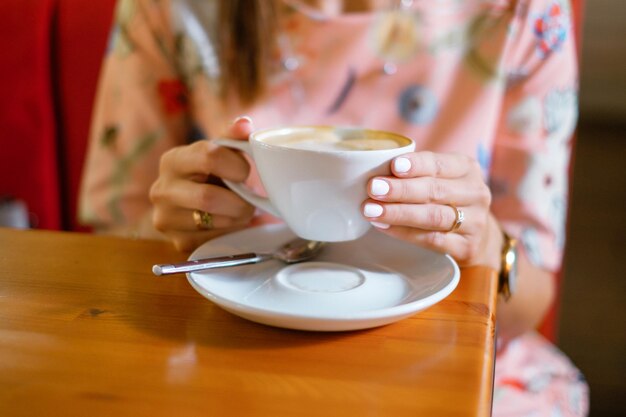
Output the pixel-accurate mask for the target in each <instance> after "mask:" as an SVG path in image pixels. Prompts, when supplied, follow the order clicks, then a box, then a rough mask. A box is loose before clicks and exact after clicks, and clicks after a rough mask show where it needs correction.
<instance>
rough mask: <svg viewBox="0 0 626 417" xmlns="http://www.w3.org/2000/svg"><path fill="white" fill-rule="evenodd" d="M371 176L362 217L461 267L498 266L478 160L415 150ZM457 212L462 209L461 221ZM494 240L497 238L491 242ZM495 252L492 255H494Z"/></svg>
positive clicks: (495, 231)
mask: <svg viewBox="0 0 626 417" xmlns="http://www.w3.org/2000/svg"><path fill="white" fill-rule="evenodd" d="M391 169H392V173H393V176H388V177H374V178H372V179H370V181H369V183H368V185H367V189H368V194H369V196H370V199H368V200H366V201H365V202H364V203H363V206H362V210H363V214H364V215H365V217H366V218H367V219H368V220H369V221H371V222H372V223H373V225H374V226H375V227H377V228H378V229H379V230H381V231H382V232H384V233H386V234H388V235H391V236H394V237H396V238H399V239H402V240H405V241H407V242H411V243H414V244H417V245H420V246H423V247H426V248H429V249H433V250H436V251H439V252H444V253H448V254H450V255H451V256H452V257H454V258H455V259H456V260H457V261H458V262H459V263H461V264H463V265H471V264H486V265H490V266H493V267H496V268H497V267H499V264H498V263H499V250H498V249H494V248H499V247H500V246H499V245H500V244H501V233H500V230H499V226H498V225H497V223H496V221H495V219H494V218H493V216H492V215H491V213H490V211H489V206H490V204H491V192H490V190H489V188H488V187H487V185H486V184H485V182H484V181H483V177H482V172H481V168H480V165H479V164H478V162H476V161H475V160H473V159H472V158H470V157H468V156H466V155H462V154H449V153H433V152H413V153H409V154H406V155H402V156H400V157H397V158H395V159H394V160H393V161H392V162H391ZM457 210H459V211H460V212H462V216H463V220H462V222H461V224H460V225H459V226H458V228H456V230H453V228H454V225H455V224H456V223H457V221H458V220H459V214H461V213H458V214H457ZM493 240H498V242H492V241H493ZM494 251H495V253H494Z"/></svg>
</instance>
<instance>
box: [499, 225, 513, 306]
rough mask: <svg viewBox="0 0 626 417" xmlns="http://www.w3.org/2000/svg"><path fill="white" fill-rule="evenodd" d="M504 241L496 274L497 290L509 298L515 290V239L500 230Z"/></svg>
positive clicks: (506, 298) (505, 297)
mask: <svg viewBox="0 0 626 417" xmlns="http://www.w3.org/2000/svg"><path fill="white" fill-rule="evenodd" d="M502 235H503V238H504V242H503V244H502V253H501V259H500V274H499V275H498V292H499V293H500V294H502V296H503V297H504V299H505V300H508V299H509V298H511V295H512V294H513V292H514V290H515V279H516V278H517V277H516V273H517V270H516V269H517V240H516V239H515V238H513V237H511V236H510V235H509V234H508V233H506V232H504V231H503V232H502Z"/></svg>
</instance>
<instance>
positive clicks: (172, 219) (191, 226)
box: [152, 207, 254, 233]
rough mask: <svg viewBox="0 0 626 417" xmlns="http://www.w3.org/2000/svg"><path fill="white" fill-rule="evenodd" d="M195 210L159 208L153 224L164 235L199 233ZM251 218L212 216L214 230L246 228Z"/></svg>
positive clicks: (154, 214)
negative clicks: (174, 232)
mask: <svg viewBox="0 0 626 417" xmlns="http://www.w3.org/2000/svg"><path fill="white" fill-rule="evenodd" d="M193 213H194V210H189V209H182V208H178V207H167V208H159V210H155V211H154V213H153V215H152V223H153V224H154V227H155V228H156V229H157V230H159V231H161V232H164V233H167V232H171V231H176V232H194V231H198V230H199V229H198V225H197V224H196V221H195V219H194V214H193ZM253 213H254V212H251V214H250V216H245V217H231V216H221V215H218V214H213V213H209V214H211V221H212V228H214V229H224V228H230V227H238V226H246V225H247V224H248V223H250V220H251V219H252V214H253Z"/></svg>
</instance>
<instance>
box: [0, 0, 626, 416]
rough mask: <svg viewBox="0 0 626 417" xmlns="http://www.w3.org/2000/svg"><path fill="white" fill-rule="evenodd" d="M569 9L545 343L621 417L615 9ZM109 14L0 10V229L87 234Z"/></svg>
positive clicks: (623, 4) (621, 194)
mask: <svg viewBox="0 0 626 417" xmlns="http://www.w3.org/2000/svg"><path fill="white" fill-rule="evenodd" d="M573 1H574V2H575V3H576V6H577V7H580V6H581V5H582V8H581V9H577V10H580V11H582V13H580V15H581V16H582V26H581V28H582V42H581V48H582V49H581V51H582V60H581V88H580V122H579V128H578V133H577V136H576V141H575V146H574V155H575V158H574V163H573V166H572V168H573V171H572V178H573V182H572V194H571V206H570V207H571V211H570V219H569V240H568V246H567V251H566V259H565V266H564V270H563V274H562V277H561V280H562V281H561V287H560V288H561V294H560V303H559V306H558V310H557V315H556V321H555V323H556V328H554V329H553V330H552V333H553V334H554V337H556V340H557V343H558V345H559V346H560V347H561V349H563V350H564V351H565V352H566V353H567V354H568V355H569V356H570V357H571V359H572V360H573V361H574V362H575V363H576V365H577V366H578V367H579V368H580V369H581V370H582V371H583V373H584V374H585V376H586V377H587V379H588V381H589V384H590V386H591V414H590V415H591V416H592V417H617V416H624V415H626V399H625V397H626V377H625V375H626V301H625V300H624V296H625V295H626V277H625V276H624V273H623V272H620V270H621V267H622V264H621V261H622V260H624V259H626V215H625V213H626V143H625V139H626V42H624V39H626V24H625V23H624V16H626V0H593V1H586V2H584V1H581V0H573ZM114 3H115V0H89V1H87V0H1V1H0V51H2V54H1V55H0V92H1V94H2V96H1V98H2V99H1V100H0V133H1V136H0V224H7V223H10V224H13V225H15V226H17V227H28V226H30V227H37V228H43V229H56V230H59V229H60V230H75V231H82V232H88V230H87V229H85V228H83V227H81V226H80V225H79V224H77V222H76V220H75V219H76V206H75V203H76V196H77V190H78V184H79V181H80V173H81V169H82V163H83V156H84V153H85V147H86V137H87V132H88V129H89V120H90V115H91V106H92V101H93V94H94V91H95V87H96V84H97V77H98V69H99V66H100V62H101V59H102V56H103V54H104V51H105V48H106V44H107V39H108V28H109V24H110V20H111V16H112V12H113V6H114ZM0 250H1V248H0Z"/></svg>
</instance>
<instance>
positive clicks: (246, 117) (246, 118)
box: [233, 116, 252, 124]
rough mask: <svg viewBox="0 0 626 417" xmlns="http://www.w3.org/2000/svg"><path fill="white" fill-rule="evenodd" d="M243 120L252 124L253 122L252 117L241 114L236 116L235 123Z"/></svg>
mask: <svg viewBox="0 0 626 417" xmlns="http://www.w3.org/2000/svg"><path fill="white" fill-rule="evenodd" d="M242 121H246V122H248V123H250V124H252V119H251V118H250V116H239V117H237V118H235V120H233V124H236V123H239V122H242Z"/></svg>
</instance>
